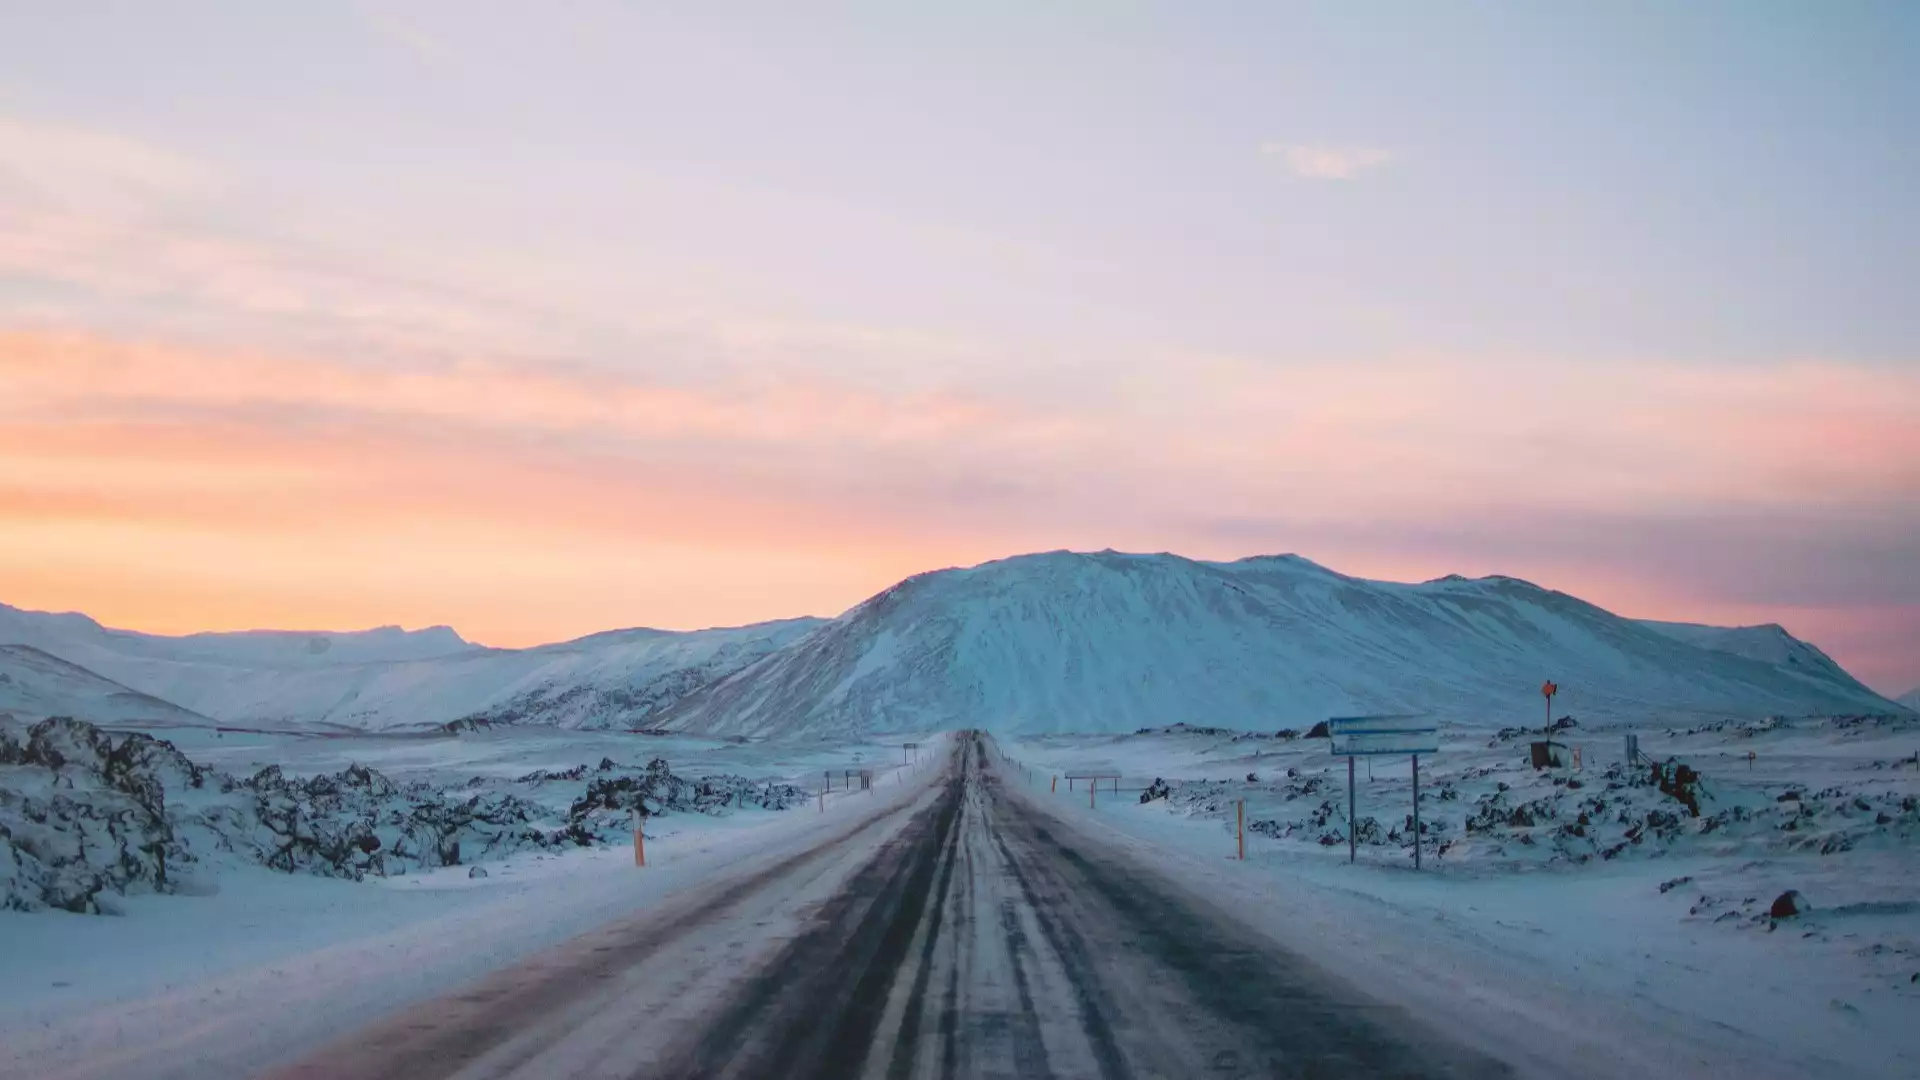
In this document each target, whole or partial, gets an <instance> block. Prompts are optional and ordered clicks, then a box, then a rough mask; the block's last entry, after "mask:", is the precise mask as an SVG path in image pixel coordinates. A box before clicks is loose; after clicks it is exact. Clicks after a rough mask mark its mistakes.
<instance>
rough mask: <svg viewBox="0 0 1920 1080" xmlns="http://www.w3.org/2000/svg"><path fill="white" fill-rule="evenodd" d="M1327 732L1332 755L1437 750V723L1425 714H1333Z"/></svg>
mask: <svg viewBox="0 0 1920 1080" xmlns="http://www.w3.org/2000/svg"><path fill="white" fill-rule="evenodd" d="M1327 734H1328V735H1330V736H1332V742H1333V755H1334V756H1335V757H1353V756H1362V757H1364V756H1368V755H1372V754H1434V753H1438V752H1439V751H1440V725H1439V724H1438V722H1436V721H1434V720H1433V719H1431V718H1430V717H1425V716H1405V715H1402V716H1335V717H1332V718H1330V719H1328V720H1327Z"/></svg>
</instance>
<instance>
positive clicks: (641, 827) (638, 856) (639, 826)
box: [633, 806, 647, 866]
mask: <svg viewBox="0 0 1920 1080" xmlns="http://www.w3.org/2000/svg"><path fill="white" fill-rule="evenodd" d="M646 820H647V819H646V817H645V815H643V814H642V813H641V812H640V808H639V807H637V806H636V807H634V808H633V865H635V866H645V865H647V833H646V829H645V825H646Z"/></svg>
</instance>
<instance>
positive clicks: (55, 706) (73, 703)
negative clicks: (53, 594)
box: [0, 645, 213, 727]
mask: <svg viewBox="0 0 1920 1080" xmlns="http://www.w3.org/2000/svg"><path fill="white" fill-rule="evenodd" d="M0 714H8V715H12V716H16V717H34V718H45V717H47V716H53V715H60V714H65V715H68V716H74V715H85V716H88V717H92V718H93V719H94V722H95V723H97V724H100V725H103V726H108V727H111V726H114V725H117V724H135V725H142V726H155V727H180V726H187V727H194V726H203V725H208V724H212V723H213V720H212V719H210V718H209V717H205V716H202V715H200V714H199V713H196V712H194V711H192V710H190V709H183V708H181V707H180V706H178V705H175V704H174V703H172V702H170V701H162V700H161V699H159V698H156V697H153V696H152V695H150V694H143V693H141V692H140V691H138V690H135V689H133V688H131V687H127V686H122V685H121V684H119V683H117V682H114V681H113V680H112V679H107V678H102V677H101V676H99V675H97V674H95V673H93V672H91V671H88V670H87V669H86V668H83V667H80V666H78V665H76V664H70V663H68V662H67V661H65V660H62V659H60V658H59V657H57V656H54V655H52V654H51V653H46V652H42V651H40V650H39V649H36V648H34V647H32V646H30V645H0Z"/></svg>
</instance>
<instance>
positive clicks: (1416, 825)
mask: <svg viewBox="0 0 1920 1080" xmlns="http://www.w3.org/2000/svg"><path fill="white" fill-rule="evenodd" d="M1413 868H1414V869H1415V870H1418V869H1420V755H1419V754H1415V755H1413Z"/></svg>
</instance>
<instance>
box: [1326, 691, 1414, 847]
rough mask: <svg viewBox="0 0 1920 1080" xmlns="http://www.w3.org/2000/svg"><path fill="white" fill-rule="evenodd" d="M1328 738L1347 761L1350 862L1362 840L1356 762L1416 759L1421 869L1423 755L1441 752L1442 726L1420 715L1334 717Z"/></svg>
mask: <svg viewBox="0 0 1920 1080" xmlns="http://www.w3.org/2000/svg"><path fill="white" fill-rule="evenodd" d="M1327 734H1328V735H1330V736H1332V738H1331V740H1330V741H1331V742H1332V743H1333V753H1334V756H1336V757H1344V758H1346V759H1347V861H1348V862H1353V861H1354V860H1355V859H1356V858H1358V857H1359V851H1360V846H1359V845H1360V840H1359V837H1358V836H1357V835H1355V832H1354V826H1355V824H1356V821H1355V816H1356V815H1357V814H1358V812H1359V810H1358V801H1359V800H1358V799H1357V797H1356V796H1355V795H1354V787H1353V759H1354V758H1356V757H1371V756H1376V755H1379V754H1407V755H1410V756H1411V757H1412V758H1413V868H1414V869H1415V870H1418V869H1420V755H1421V754H1436V753H1439V752H1440V725H1439V723H1438V722H1437V721H1435V720H1433V719H1431V718H1429V717H1425V716H1417V715H1415V716H1410V715H1399V716H1330V717H1328V718H1327ZM1368 767H1369V768H1371V767H1372V766H1371V765H1369V766H1368Z"/></svg>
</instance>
